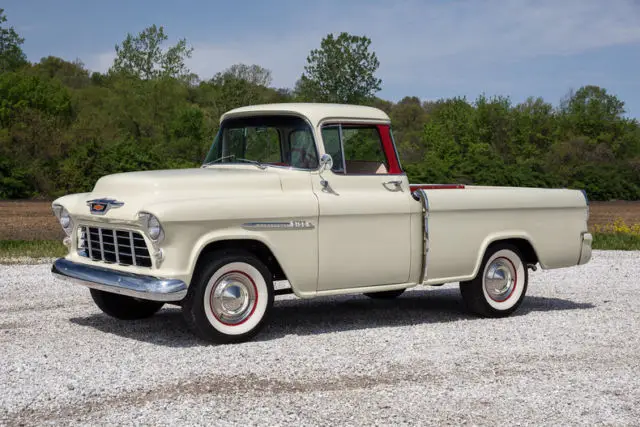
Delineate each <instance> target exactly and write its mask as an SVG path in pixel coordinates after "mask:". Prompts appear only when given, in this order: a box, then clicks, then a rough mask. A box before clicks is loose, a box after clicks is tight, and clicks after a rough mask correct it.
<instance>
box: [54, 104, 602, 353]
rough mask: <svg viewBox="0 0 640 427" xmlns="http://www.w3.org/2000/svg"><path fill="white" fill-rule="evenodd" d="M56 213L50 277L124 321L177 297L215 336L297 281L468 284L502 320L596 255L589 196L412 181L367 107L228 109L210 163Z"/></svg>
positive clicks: (382, 287) (374, 289)
mask: <svg viewBox="0 0 640 427" xmlns="http://www.w3.org/2000/svg"><path fill="white" fill-rule="evenodd" d="M53 211H54V213H55V215H56V217H57V218H58V219H59V221H60V224H61V225H62V228H63V229H64V231H65V232H66V234H67V237H66V238H65V239H64V243H65V245H66V246H68V248H69V253H68V255H67V256H66V257H64V258H61V259H58V260H57V261H55V263H54V264H53V268H52V271H53V273H54V274H55V276H57V277H58V278H62V279H66V280H69V281H72V282H76V283H80V284H82V285H85V286H87V287H89V288H90V290H91V296H92V297H93V300H94V301H95V303H96V304H97V306H98V307H99V308H100V309H101V310H102V311H104V312H105V313H106V314H108V315H110V316H113V317H116V318H118V319H125V320H128V319H140V318H144V317H148V316H151V315H153V314H154V313H155V312H157V311H158V310H159V309H160V308H161V307H162V306H163V304H165V303H173V304H178V305H180V306H181V307H182V311H183V313H184V318H185V319H186V322H187V324H188V325H189V327H190V328H191V329H192V330H193V331H194V332H195V333H196V334H197V335H198V336H200V337H202V338H204V339H206V340H210V341H214V342H237V341H242V340H246V339H249V338H250V337H252V336H254V335H255V334H256V333H257V332H258V330H259V329H260V328H261V327H262V326H263V325H264V323H265V321H266V320H267V318H268V315H269V312H270V311H271V308H272V306H273V300H274V295H276V294H280V293H283V292H286V291H290V292H293V293H294V294H295V295H296V296H298V297H300V298H314V297H319V296H324V295H340V294H352V293H363V294H365V295H367V296H369V297H371V298H395V297H397V296H399V295H401V294H402V293H403V292H404V290H405V289H407V288H410V287H413V286H416V285H441V284H444V283H448V282H459V283H460V291H461V294H462V298H463V300H464V302H465V303H466V306H467V307H468V309H469V310H470V311H471V312H473V313H475V314H477V315H480V316H488V317H502V316H507V315H509V314H511V313H512V312H514V311H515V310H516V309H517V308H518V306H519V305H520V304H521V303H522V300H523V298H524V296H525V293H526V291H527V282H528V269H533V270H535V268H536V266H537V265H538V264H539V265H540V266H541V267H542V268H544V269H553V268H560V267H569V266H574V265H579V264H584V263H586V262H588V261H589V259H590V257H591V240H592V237H591V235H590V234H589V233H588V232H587V217H588V214H589V206H588V200H587V197H586V195H585V193H584V192H581V191H578V190H567V189H551V190H548V189H534V188H504V187H482V186H464V185H437V184H410V183H409V180H408V179H407V176H406V175H405V174H404V173H403V171H402V168H401V166H400V162H399V159H398V154H397V151H396V150H395V146H394V141H393V135H392V132H391V126H390V120H389V117H388V116H387V115H386V114H385V113H384V112H382V111H380V110H378V109H375V108H370V107H362V106H349V105H330V104H274V105H258V106H251V107H243V108H238V109H235V110H232V111H229V112H228V113H226V114H224V115H223V116H222V118H221V124H220V131H219V132H218V134H217V136H216V137H215V140H214V141H213V145H212V146H211V149H210V151H209V154H208V155H207V157H206V159H205V161H204V163H203V165H202V167H201V168H197V169H183V170H163V171H146V172H131V173H120V174H115V175H109V176H105V177H103V178H101V179H99V180H98V182H97V183H96V185H95V188H94V189H93V191H92V192H91V193H83V194H71V195H67V196H64V197H61V198H59V199H57V200H56V201H54V202H53ZM283 280H286V281H288V282H289V284H290V289H284V290H283V289H278V291H275V290H274V286H273V284H274V281H283Z"/></svg>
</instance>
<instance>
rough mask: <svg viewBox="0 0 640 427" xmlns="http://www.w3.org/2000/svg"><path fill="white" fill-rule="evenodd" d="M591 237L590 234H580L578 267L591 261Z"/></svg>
mask: <svg viewBox="0 0 640 427" xmlns="http://www.w3.org/2000/svg"><path fill="white" fill-rule="evenodd" d="M592 242H593V236H592V235H591V233H582V247H581V249H580V259H579V260H578V265H582V264H586V263H588V262H589V260H590V259H591V243H592Z"/></svg>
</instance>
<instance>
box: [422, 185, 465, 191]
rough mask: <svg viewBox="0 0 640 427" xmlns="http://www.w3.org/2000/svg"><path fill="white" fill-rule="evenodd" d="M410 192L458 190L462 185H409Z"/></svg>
mask: <svg viewBox="0 0 640 427" xmlns="http://www.w3.org/2000/svg"><path fill="white" fill-rule="evenodd" d="M409 187H410V188H411V191H416V190H418V189H422V190H459V189H464V184H409Z"/></svg>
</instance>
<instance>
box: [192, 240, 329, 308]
mask: <svg viewBox="0 0 640 427" xmlns="http://www.w3.org/2000/svg"><path fill="white" fill-rule="evenodd" d="M316 238H317V236H316V230H315V229H312V230H269V231H248V230H246V229H244V228H227V229H219V230H213V231H210V232H208V233H206V234H203V235H202V236H200V237H199V238H198V239H197V241H196V242H195V243H194V245H193V247H192V249H191V251H190V254H189V259H188V265H189V277H188V279H189V281H188V283H190V282H191V278H192V277H193V273H194V272H195V268H196V265H197V262H198V259H199V258H200V256H201V254H202V253H203V251H204V250H205V248H206V247H207V246H209V245H211V244H213V243H219V242H225V241H234V240H253V241H257V242H260V243H262V244H264V245H265V246H266V247H267V248H268V249H269V250H270V251H271V253H272V254H273V256H274V258H275V259H276V260H277V261H278V263H279V264H280V266H281V267H282V270H283V271H284V273H285V275H286V277H287V280H288V281H289V283H290V284H291V288H292V289H293V292H294V293H295V294H296V295H297V296H299V297H308V296H310V294H315V292H316V287H317V280H318V279H317V271H318V257H317V245H313V246H311V245H309V244H308V242H309V241H312V240H314V239H316ZM302 244H304V245H305V250H300V247H301V246H302ZM307 248H308V249H307Z"/></svg>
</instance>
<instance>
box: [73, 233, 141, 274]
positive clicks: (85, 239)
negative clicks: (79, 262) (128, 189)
mask: <svg viewBox="0 0 640 427" xmlns="http://www.w3.org/2000/svg"><path fill="white" fill-rule="evenodd" d="M78 254H79V255H81V256H85V257H87V258H91V259H92V260H94V261H103V262H106V263H110V264H120V265H135V266H139V267H151V257H150V256H149V249H147V244H146V243H145V241H144V238H143V237H142V234H140V233H139V232H138V231H131V230H118V229H113V228H103V227H88V226H86V225H82V226H80V227H78Z"/></svg>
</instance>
